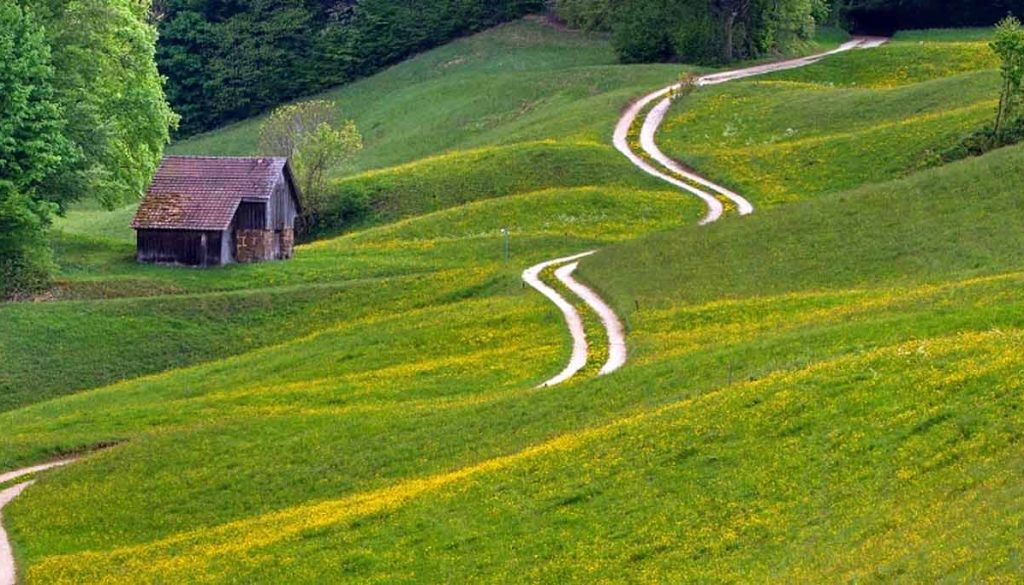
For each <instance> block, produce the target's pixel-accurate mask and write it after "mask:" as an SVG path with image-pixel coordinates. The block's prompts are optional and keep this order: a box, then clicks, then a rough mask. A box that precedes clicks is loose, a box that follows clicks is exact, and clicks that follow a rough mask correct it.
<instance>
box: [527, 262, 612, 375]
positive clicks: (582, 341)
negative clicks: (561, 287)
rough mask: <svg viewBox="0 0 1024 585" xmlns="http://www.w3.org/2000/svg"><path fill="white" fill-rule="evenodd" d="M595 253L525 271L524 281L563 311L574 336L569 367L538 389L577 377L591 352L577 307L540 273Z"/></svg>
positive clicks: (566, 322)
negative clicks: (548, 283) (551, 285)
mask: <svg viewBox="0 0 1024 585" xmlns="http://www.w3.org/2000/svg"><path fill="white" fill-rule="evenodd" d="M594 252H595V251H594V250H591V251H589V252H583V253H582V254H576V255H575V256H566V257H565V258H555V259H554V260H548V261H546V262H541V263H540V264H537V265H535V266H531V267H530V268H527V269H526V270H525V271H523V280H524V281H525V282H526V284H528V285H530V286H531V287H533V288H534V290H536V291H537V292H539V293H540V294H542V295H544V296H545V297H547V298H548V300H550V301H551V302H552V303H554V304H555V306H556V307H558V308H559V310H561V311H562V316H564V317H565V324H566V325H568V327H569V334H570V335H572V354H571V355H570V356H569V363H568V365H566V366H565V369H564V370H562V371H561V372H559V373H558V375H556V376H555V377H553V378H551V379H550V380H548V381H547V382H544V383H543V384H541V385H540V386H538V388H545V387H548V386H555V385H557V384H561V383H562V382H565V381H566V380H568V379H569V378H572V377H573V376H575V375H576V373H577V372H579V371H580V370H582V369H583V366H585V365H587V351H588V350H589V346H588V345H587V334H586V332H585V331H584V330H583V318H582V317H580V314H579V311H577V310H576V307H574V306H572V303H570V302H569V301H567V300H565V297H563V296H562V295H561V294H559V293H558V291H556V290H555V289H553V288H551V287H550V286H548V285H546V284H544V281H542V280H541V279H540V273H541V272H543V271H544V270H546V269H548V268H551V267H552V266H560V265H562V264H567V263H570V262H573V261H575V260H579V259H580V258H586V257H587V256H590V255H591V254H593V253H594Z"/></svg>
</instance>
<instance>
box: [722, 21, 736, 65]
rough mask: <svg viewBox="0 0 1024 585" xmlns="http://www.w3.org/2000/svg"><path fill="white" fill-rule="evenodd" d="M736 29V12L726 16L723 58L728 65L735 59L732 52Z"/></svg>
mask: <svg viewBox="0 0 1024 585" xmlns="http://www.w3.org/2000/svg"><path fill="white" fill-rule="evenodd" d="M735 27H736V11H735V10H734V11H731V12H728V13H726V15H725V29H724V31H723V32H724V34H723V36H724V37H725V40H724V42H723V46H722V58H723V59H724V60H725V62H726V63H731V62H732V59H733V50H732V35H733V29H734V28H735Z"/></svg>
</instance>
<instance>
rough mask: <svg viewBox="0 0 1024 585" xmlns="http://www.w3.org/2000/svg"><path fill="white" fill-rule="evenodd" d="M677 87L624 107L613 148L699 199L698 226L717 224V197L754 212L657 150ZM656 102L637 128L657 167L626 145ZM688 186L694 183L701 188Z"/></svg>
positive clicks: (750, 73)
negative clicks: (704, 210)
mask: <svg viewBox="0 0 1024 585" xmlns="http://www.w3.org/2000/svg"><path fill="white" fill-rule="evenodd" d="M887 40H888V39H886V38H883V37H855V38H853V39H851V40H850V41H849V42H847V43H843V44H842V45H841V46H839V47H838V48H836V49H833V50H831V51H827V52H824V53H819V54H817V55H810V56H808V57H801V58H799V59H790V60H787V61H779V62H775V63H766V64H764V65H756V66H754V67H746V68H743V69H736V70H733V71H722V72H719V73H712V74H709V75H705V76H703V77H700V78H698V79H697V85H698V86H705V85H718V84H721V83H726V82H729V81H736V80H738V79H746V78H748V77H754V76H757V75H764V74H766V73H774V72H777V71H786V70H788V69H796V68H799V67H806V66H807V65H811V64H813V63H817V62H818V61H821V60H822V59H824V58H826V57H828V56H830V55H835V54H837V53H843V52H846V51H851V50H854V49H871V48H875V47H879V46H881V45H883V44H885V43H886V41H887ZM679 87H680V84H678V83H677V84H674V85H670V86H668V87H665V88H662V89H659V90H658V91H655V92H653V93H651V94H648V95H646V96H644V97H642V98H640V99H639V100H637V101H636V102H635V103H633V104H632V105H631V106H630V107H629V108H627V109H626V111H625V113H623V115H622V117H620V118H619V122H618V124H617V125H616V126H615V134H614V136H613V142H614V144H615V148H616V149H618V151H619V152H621V153H622V154H623V155H625V156H626V158H628V159H629V160H630V162H632V163H633V165H634V166H636V167H637V168H639V169H640V170H642V171H644V172H645V173H647V174H650V175H653V176H655V177H657V178H659V179H661V180H663V181H665V182H667V183H669V184H672V185H675V186H676V187H679V188H681V189H683V190H685V191H688V192H689V193H691V194H693V195H696V196H697V197H698V198H700V199H701V200H702V201H703V202H704V204H705V205H706V206H707V208H708V211H707V214H706V215H705V216H704V219H702V220H701V222H700V223H701V225H706V224H709V223H712V222H715V221H718V220H719V219H720V218H721V217H722V213H723V211H724V206H723V204H722V202H721V201H720V200H719V198H718V196H721V197H723V198H725V199H727V200H728V201H730V202H731V203H732V204H733V205H735V206H736V210H737V212H738V213H739V214H740V215H747V214H750V213H753V211H754V206H753V205H752V204H751V203H750V201H748V200H747V199H746V198H744V197H743V196H741V195H739V194H738V193H734V192H733V191H731V190H729V189H727V188H725V187H723V186H722V185H719V184H717V183H715V182H713V181H711V180H709V179H707V178H705V177H703V176H701V175H699V174H697V173H694V172H693V171H691V170H689V169H687V168H685V167H684V166H682V165H681V164H679V163H678V162H676V161H674V160H672V158H670V157H669V156H667V155H666V154H665V153H664V152H662V151H661V149H660V148H658V145H657V142H656V140H655V137H656V135H657V133H658V129H659V128H660V127H661V123H662V122H663V121H664V119H665V115H666V114H667V113H668V110H669V108H670V107H671V106H672V93H673V92H674V91H675V90H677V89H679ZM657 100H660V101H658V103H657V104H655V105H654V107H653V108H651V110H650V112H648V114H647V117H646V118H645V119H644V123H643V126H642V127H641V129H640V149H641V150H642V151H643V154H645V155H647V156H649V157H650V158H651V159H653V161H654V162H655V163H657V165H659V166H658V167H656V166H655V165H654V164H652V163H650V162H648V161H647V160H646V159H645V158H644V157H643V156H641V154H639V153H637V152H636V151H634V150H633V148H632V146H631V145H630V144H629V133H630V131H631V130H632V129H633V127H634V125H635V124H636V119H637V116H639V115H640V112H642V111H643V110H644V109H645V108H647V106H649V105H650V104H651V103H653V102H655V101H657ZM659 167H660V168H659ZM680 177H681V178H683V179H685V180H686V181H688V182H683V181H682V180H680V179H679V178H680ZM691 183H695V184H696V185H699V186H700V187H697V186H695V185H693V184H691Z"/></svg>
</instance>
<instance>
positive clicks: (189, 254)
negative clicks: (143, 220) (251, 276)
mask: <svg viewBox="0 0 1024 585" xmlns="http://www.w3.org/2000/svg"><path fill="white" fill-rule="evenodd" d="M136 240H137V241H136V258H137V259H138V261H139V262H153V263H158V264H184V265H186V266H218V265H220V264H224V263H225V262H230V257H229V258H228V259H227V260H225V259H224V257H223V253H224V249H225V247H224V234H223V232H218V231H188V230H138V232H137V233H136Z"/></svg>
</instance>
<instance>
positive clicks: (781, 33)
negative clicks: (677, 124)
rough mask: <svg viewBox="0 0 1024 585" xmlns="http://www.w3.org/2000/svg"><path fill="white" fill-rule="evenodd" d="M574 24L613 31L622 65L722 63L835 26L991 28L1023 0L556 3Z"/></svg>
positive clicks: (1021, 7) (778, 48) (874, 30)
mask: <svg viewBox="0 0 1024 585" xmlns="http://www.w3.org/2000/svg"><path fill="white" fill-rule="evenodd" d="M549 5H550V7H551V9H552V10H553V11H554V12H555V14H556V15H558V17H559V18H561V19H562V20H564V21H565V22H566V23H567V24H569V25H570V26H572V27H574V28H580V29H585V30H597V31H604V32H610V33H612V34H613V35H614V42H615V47H616V49H617V51H618V53H619V57H620V58H621V59H622V60H623V61H624V62H652V61H682V62H697V63H704V64H721V63H728V62H731V61H734V60H736V59H750V58H758V57H762V56H768V55H771V54H778V53H785V52H787V51H790V50H793V49H794V48H797V47H799V44H800V43H801V42H804V41H808V40H810V39H811V37H812V36H813V35H814V32H815V29H816V27H819V26H822V25H829V26H835V27H838V28H843V29H847V30H850V31H852V32H857V33H863V34H879V35H888V34H891V33H893V32H894V31H896V30H901V29H922V28H944V27H963V26H989V25H992V24H995V22H997V21H998V20H999V19H1001V18H1002V17H1004V16H1006V15H1007V14H1011V13H1012V14H1017V15H1019V14H1021V13H1022V12H1024V1H1022V0H981V1H978V0H624V1H617V0H551V2H550V4H549Z"/></svg>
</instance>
